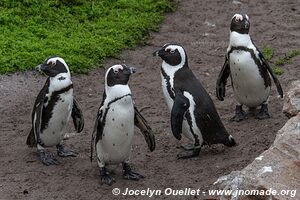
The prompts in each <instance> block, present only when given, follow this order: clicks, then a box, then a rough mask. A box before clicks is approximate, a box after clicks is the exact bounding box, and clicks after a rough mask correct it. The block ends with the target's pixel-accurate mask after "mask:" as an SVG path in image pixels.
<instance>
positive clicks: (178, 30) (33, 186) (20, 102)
mask: <svg viewBox="0 0 300 200" xmlns="http://www.w3.org/2000/svg"><path fill="white" fill-rule="evenodd" d="M240 11H242V12H245V13H248V15H249V16H250V20H251V26H252V27H251V31H250V33H251V36H252V38H253V39H254V41H255V42H256V44H257V45H258V46H260V47H261V48H262V47H263V46H264V45H266V44H268V45H271V46H272V47H274V49H275V50H276V54H277V55H284V53H287V52H288V51H289V50H291V49H296V48H299V46H300V39H299V37H300V26H299V21H300V4H299V3H297V1H284V0H268V1H259V0H254V1H242V4H239V5H238V4H234V3H232V1H231V0H230V1H229V0H228V1H223V0H222V1H221V0H218V1H209V0H203V1H199V0H185V1H180V3H179V6H178V10H177V11H176V12H175V13H170V14H166V19H165V21H164V23H163V24H162V25H161V28H160V31H159V32H158V33H151V34H150V38H149V39H148V41H147V44H146V45H145V46H140V47H137V48H135V49H133V50H126V51H124V52H123V53H122V54H121V56H120V58H119V59H109V60H107V61H106V63H105V66H106V67H109V66H111V65H112V64H115V63H126V64H128V65H130V66H135V67H137V68H138V73H136V74H135V75H134V76H132V79H131V82H130V86H131V89H132V92H133V94H134V99H135V101H136V104H137V106H138V107H139V108H140V109H142V110H143V111H142V113H143V114H144V116H145V117H146V118H147V119H148V120H149V122H150V123H151V125H152V128H153V130H154V131H155V133H156V141H157V148H156V150H155V151H154V152H153V153H150V152H148V150H147V147H146V145H145V142H144V140H143V137H142V136H141V135H140V134H138V133H137V134H136V136H135V139H134V145H133V154H132V163H133V166H134V168H136V169H138V170H139V171H140V172H141V173H142V174H144V175H145V176H146V178H145V179H143V180H141V181H138V182H136V181H127V180H123V179H122V177H121V166H119V167H118V168H116V174H115V175H114V177H115V178H116V183H115V184H114V185H113V186H112V187H109V186H105V185H101V184H100V183H99V174H98V167H97V165H96V162H93V163H90V161H89V153H90V149H89V147H90V139H91V132H92V127H93V123H94V120H95V116H96V112H97V109H98V106H99V104H100V101H101V98H102V91H103V78H104V70H103V69H98V70H93V71H91V72H90V73H89V75H74V76H73V82H74V85H75V93H76V97H77V99H78V100H79V102H81V105H82V108H83V112H84V117H85V121H86V124H85V128H84V131H83V132H82V133H80V134H78V135H77V136H76V137H73V138H71V139H69V140H68V141H66V145H67V146H68V147H70V148H72V149H74V150H76V151H78V152H79V153H80V155H79V156H78V157H76V158H65V159H62V158H58V159H59V161H60V164H59V165H57V166H50V167H46V166H43V165H42V164H41V163H40V162H39V161H38V159H37V155H36V153H35V152H36V151H35V149H30V148H28V147H27V146H26V145H25V140H26V136H27V134H28V133H29V130H30V127H31V120H30V114H31V110H32V105H33V102H34V100H35V97H36V95H37V94H38V91H39V90H40V88H42V85H43V84H44V80H45V77H43V76H40V75H39V74H37V73H35V72H27V73H17V74H13V75H8V76H0V91H1V92H0V97H1V98H0V109H1V112H0V117H1V120H0V123H1V126H0V132H1V139H0V152H1V153H0V154H1V156H0V157H1V162H0V199H5V200H6V199H111V198H114V196H113V195H112V192H111V190H112V188H114V187H118V188H120V189H121V191H124V190H125V188H127V187H128V188H130V189H147V188H150V189H162V190H163V189H165V188H168V187H170V188H174V189H182V188H186V187H191V188H196V189H198V188H199V189H201V190H207V189H210V188H212V187H213V186H212V184H213V182H214V181H216V180H217V178H218V177H220V176H222V175H225V174H228V173H230V172H231V171H233V170H240V169H242V168H243V167H245V166H246V165H247V164H249V163H250V162H251V161H252V160H253V159H254V158H255V157H257V156H258V155H259V154H260V153H261V152H263V151H264V150H266V149H267V148H268V147H269V146H270V145H271V143H272V142H273V140H274V138H275V134H276V132H277V130H279V129H280V128H281V127H282V126H283V124H284V123H285V121H286V120H287V119H286V117H285V116H284V115H283V114H282V112H281V109H282V103H283V101H282V99H279V98H277V93H276V91H275V89H274V87H273V89H272V95H271V97H270V99H269V109H270V113H271V114H272V118H271V119H267V120H264V121H259V120H256V119H254V117H253V116H252V117H249V119H247V120H245V121H243V122H240V123H231V122H229V118H230V117H231V116H232V114H233V111H234V107H235V101H234V98H233V96H232V89H231V88H230V86H228V90H227V97H226V99H225V101H224V102H220V101H218V100H217V99H216V97H215V83H216V77H217V75H218V73H219V71H220V69H221V67H222V65H223V61H224V53H225V51H226V48H227V45H228V37H229V30H228V29H229V23H230V19H231V17H232V15H233V14H234V13H235V12H240ZM206 21H207V22H211V23H214V24H215V27H210V26H208V25H207V24H205V22H206ZM172 41H174V42H178V43H181V44H182V45H184V47H185V48H186V50H187V53H188V56H189V64H190V67H191V68H192V70H193V71H194V73H195V74H196V76H197V77H198V78H199V80H201V82H202V84H203V86H204V87H205V88H206V89H207V91H208V92H209V93H210V94H211V96H212V98H213V100H214V102H215V104H216V107H217V108H218V111H219V114H220V116H221V118H222V119H223V122H224V124H225V126H226V128H227V130H228V131H229V132H230V133H231V134H232V135H233V136H234V137H235V139H236V141H238V143H239V145H238V146H237V147H234V148H227V147H223V146H222V145H216V146H211V147H204V148H203V150H202V151H201V153H200V156H199V157H197V158H193V159H189V160H177V159H176V154H177V153H178V152H179V151H180V149H179V148H178V147H179V146H180V144H183V143H185V142H186V141H181V142H178V141H176V139H175V138H174V137H173V136H172V133H171V130H170V125H169V124H170V118H169V111H168V109H167V107H166V104H165V101H164V99H163V95H162V91H161V79H160V63H161V61H160V60H159V59H155V58H153V57H152V52H153V51H154V50H156V49H157V48H159V47H160V46H162V45H163V44H164V43H167V42H172ZM42 59H44V58H41V60H42ZM293 63H294V64H289V65H286V66H285V67H284V71H285V72H284V74H283V75H282V76H280V77H279V79H280V81H281V84H282V86H283V89H287V86H288V84H289V83H290V82H291V81H292V80H295V79H299V78H300V73H299V70H298V68H299V63H300V58H299V57H297V58H295V59H294V60H293ZM273 85H274V84H273ZM73 130H74V129H71V128H70V130H69V131H73ZM136 132H138V131H136ZM49 150H50V151H51V152H53V153H55V149H54V148H50V149H49ZM197 197H198V198H199V199H203V198H204V197H203V196H197ZM118 198H122V199H130V198H133V197H132V196H131V197H129V196H119V197H118ZM135 198H137V199H139V198H141V197H140V196H137V197H135ZM160 198H162V199H168V198H171V197H169V196H160ZM178 198H180V197H178ZM190 198H194V197H193V196H191V197H190Z"/></svg>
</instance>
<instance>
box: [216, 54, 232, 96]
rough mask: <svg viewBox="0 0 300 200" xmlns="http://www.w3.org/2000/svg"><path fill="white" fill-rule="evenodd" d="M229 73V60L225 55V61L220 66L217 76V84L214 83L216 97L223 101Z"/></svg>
mask: <svg viewBox="0 0 300 200" xmlns="http://www.w3.org/2000/svg"><path fill="white" fill-rule="evenodd" d="M229 75H230V66H229V61H228V58H227V56H225V62H224V65H223V67H222V70H221V72H220V74H219V76H218V79H217V85H216V94H217V98H218V99H219V100H220V101H224V97H225V86H226V82H227V78H228V77H229Z"/></svg>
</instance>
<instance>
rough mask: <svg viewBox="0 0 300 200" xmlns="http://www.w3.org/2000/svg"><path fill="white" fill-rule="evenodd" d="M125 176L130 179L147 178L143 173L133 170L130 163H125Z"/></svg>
mask: <svg viewBox="0 0 300 200" xmlns="http://www.w3.org/2000/svg"><path fill="white" fill-rule="evenodd" d="M123 177H124V179H128V180H136V181H138V180H140V179H141V178H145V177H144V176H143V175H142V174H139V173H137V172H135V171H132V169H131V167H130V165H129V164H128V163H125V162H124V163H123Z"/></svg>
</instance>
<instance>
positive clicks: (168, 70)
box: [161, 61, 187, 78]
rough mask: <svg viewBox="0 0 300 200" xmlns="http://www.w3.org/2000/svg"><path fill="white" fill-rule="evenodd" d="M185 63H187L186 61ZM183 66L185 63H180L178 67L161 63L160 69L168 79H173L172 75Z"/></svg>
mask: <svg viewBox="0 0 300 200" xmlns="http://www.w3.org/2000/svg"><path fill="white" fill-rule="evenodd" d="M186 62H187V61H186ZM184 66H185V63H180V64H179V65H176V66H173V65H170V64H168V63H166V62H165V61H163V62H162V65H161V68H162V70H164V72H165V73H166V74H167V75H168V76H169V77H170V78H173V77H174V74H175V73H176V72H177V71H178V70H179V69H181V68H183V67H184Z"/></svg>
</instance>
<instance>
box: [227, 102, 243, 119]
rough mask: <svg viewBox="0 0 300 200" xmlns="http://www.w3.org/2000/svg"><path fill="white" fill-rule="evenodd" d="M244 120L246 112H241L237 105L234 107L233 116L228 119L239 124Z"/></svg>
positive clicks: (240, 107)
mask: <svg viewBox="0 0 300 200" xmlns="http://www.w3.org/2000/svg"><path fill="white" fill-rule="evenodd" d="M244 119H246V112H245V111H243V107H242V105H237V106H236V107H235V115H234V116H233V117H232V118H231V119H230V121H235V122H240V121H242V120H244Z"/></svg>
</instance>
